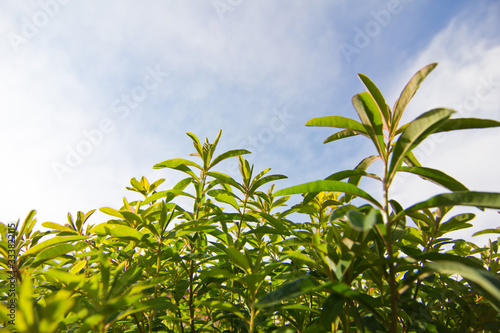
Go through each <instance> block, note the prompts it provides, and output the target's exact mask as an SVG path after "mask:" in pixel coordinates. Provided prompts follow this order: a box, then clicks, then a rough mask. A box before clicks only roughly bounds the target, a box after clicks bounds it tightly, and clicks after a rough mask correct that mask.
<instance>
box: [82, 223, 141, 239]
mask: <svg viewBox="0 0 500 333" xmlns="http://www.w3.org/2000/svg"><path fill="white" fill-rule="evenodd" d="M90 232H91V233H95V234H97V235H99V236H106V235H109V236H113V237H116V238H122V239H126V240H135V241H140V240H141V239H142V237H143V236H144V234H142V233H140V232H139V231H137V230H135V229H134V228H131V227H129V226H126V225H121V224H120V225H118V224H109V223H101V224H98V225H96V226H95V227H93V228H92V229H91V230H90Z"/></svg>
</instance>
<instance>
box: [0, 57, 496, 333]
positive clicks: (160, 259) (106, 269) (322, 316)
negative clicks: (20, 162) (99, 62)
mask: <svg viewBox="0 0 500 333" xmlns="http://www.w3.org/2000/svg"><path fill="white" fill-rule="evenodd" d="M435 66H436V64H432V65H429V66H427V67H425V68H423V69H422V70H420V71H419V72H418V73H417V74H415V76H414V77H413V78H412V79H411V80H410V82H409V83H408V85H407V86H406V87H405V88H404V90H403V92H402V94H401V96H400V98H399V99H398V100H397V101H396V104H395V106H394V108H392V109H391V108H389V107H388V105H387V104H386V102H385V100H384V97H383V96H382V94H381V93H380V91H379V90H378V88H377V87H376V86H375V84H373V83H372V82H371V81H370V80H369V79H368V78H367V77H366V76H364V75H360V78H361V81H362V82H363V83H364V85H365V87H366V89H367V92H363V93H360V94H357V95H355V96H354V97H353V105H354V107H355V109H356V111H357V114H358V116H359V119H360V121H356V120H353V119H349V118H345V117H340V116H330V117H321V118H314V119H311V120H310V121H309V122H308V123H307V124H306V125H308V126H328V127H334V128H340V129H341V130H340V131H339V132H336V133H335V134H333V135H331V136H330V137H328V138H327V139H326V140H325V143H326V142H332V141H336V140H339V139H343V138H347V137H351V136H356V135H361V136H365V137H366V138H368V139H369V140H370V141H371V142H372V143H373V144H374V145H375V148H376V150H377V155H375V156H369V157H367V158H365V159H363V160H362V161H361V162H360V163H359V164H358V165H357V166H356V167H355V168H354V169H352V170H345V171H341V172H337V173H334V174H332V175H330V176H328V177H326V178H325V179H324V180H318V181H314V182H310V183H306V184H302V185H297V186H293V187H290V188H287V189H282V190H280V191H277V192H274V186H275V185H274V184H272V185H270V184H271V183H273V182H275V181H277V180H280V179H283V178H286V177H285V176H283V175H269V174H268V172H269V171H270V170H269V169H266V170H263V171H261V172H259V173H256V172H254V170H253V166H251V165H250V164H249V163H248V161H246V160H245V159H244V158H243V155H245V154H247V153H249V151H246V150H244V149H237V150H230V151H227V152H225V153H222V154H220V155H216V154H215V150H216V147H217V144H218V142H219V139H220V137H221V132H219V133H218V135H217V137H216V138H215V140H214V141H213V142H212V143H210V142H209V141H208V139H207V140H206V142H204V143H203V144H202V143H201V142H200V141H199V139H198V138H197V137H196V136H195V135H194V134H191V133H188V136H189V137H190V138H191V140H192V141H193V145H194V148H195V151H196V152H195V153H193V154H191V155H193V156H195V157H197V158H198V161H199V162H193V161H191V160H187V159H182V158H176V159H169V160H166V161H163V162H161V163H158V164H156V165H155V166H154V168H155V169H161V168H169V169H175V170H177V171H180V172H182V173H184V174H185V175H186V178H184V179H183V180H181V181H179V182H178V183H177V184H176V185H175V186H173V187H172V188H171V189H167V190H160V186H161V184H162V183H163V181H164V179H159V180H157V181H155V182H152V183H150V182H149V181H148V180H147V179H146V178H144V177H142V178H141V179H140V180H137V179H135V178H133V179H132V180H131V182H130V183H131V187H127V189H129V190H131V191H135V192H138V193H140V194H142V195H143V196H144V198H143V199H142V200H137V201H133V202H128V201H127V200H125V199H124V202H123V206H122V207H120V208H119V209H113V208H109V207H104V208H101V209H100V210H101V211H102V212H104V213H106V214H108V215H110V216H111V219H110V220H109V221H107V222H104V223H100V224H97V225H90V224H89V223H88V219H89V217H90V216H91V215H92V214H93V213H94V211H90V212H88V213H83V212H78V213H77V214H76V218H73V217H72V216H71V214H68V224H66V225H64V226H63V225H59V224H55V223H50V222H46V223H42V226H44V227H45V228H48V229H49V230H48V231H43V232H42V231H39V230H35V228H34V227H35V224H36V219H35V217H34V216H35V212H34V211H32V212H30V214H29V215H28V217H27V218H26V219H25V220H24V221H23V222H22V223H21V222H20V221H18V222H17V224H16V225H15V226H10V225H3V224H0V233H1V235H2V241H1V243H0V245H1V246H0V251H1V252H2V258H1V259H0V265H1V266H0V267H1V268H0V275H1V276H2V280H4V281H6V283H4V284H3V285H2V286H1V291H0V295H1V297H2V303H1V304H0V310H1V311H0V320H1V321H2V322H3V323H4V327H5V328H4V329H2V332H26V333H34V332H40V333H41V332H44V333H45V332H47V333H48V332H301V333H302V332H311V333H313V332H314V333H316V332H387V331H389V332H398V331H402V332H447V331H450V332H451V331H453V332H457V331H458V332H470V331H498V327H499V313H498V311H499V309H500V281H499V278H498V271H499V269H500V266H499V264H498V241H490V243H489V244H488V245H487V246H483V247H480V246H477V245H475V244H473V243H471V242H466V241H464V240H461V239H453V238H450V237H449V236H448V235H447V234H448V233H450V232H452V231H455V230H459V229H463V228H467V227H470V226H471V224H470V221H471V220H472V219H473V218H474V214H458V215H455V216H450V214H448V213H450V211H451V209H452V208H453V207H455V206H471V207H478V208H481V209H484V208H491V209H500V194H499V193H486V192H472V191H469V190H468V189H467V188H466V187H465V186H464V185H463V184H461V183H460V182H458V181H457V180H455V179H453V178H452V177H450V176H448V175H446V174H445V173H443V172H441V171H439V170H435V169H431V168H427V167H424V166H421V165H420V163H419V162H418V161H417V159H416V158H415V156H414V155H413V153H412V150H413V149H415V147H417V146H418V145H419V144H420V143H421V142H422V141H423V140H425V139H426V138H427V137H429V136H431V135H433V134H435V133H438V132H443V131H451V130H461V129H470V128H485V127H496V126H499V125H500V123H499V122H497V121H493V120H483V119H453V118H451V115H452V114H453V111H452V110H449V109H434V110H431V111H428V112H425V113H423V114H422V115H421V116H419V117H418V118H416V119H415V120H413V121H411V122H409V123H407V124H404V125H400V120H401V117H402V115H403V112H404V110H405V107H406V106H407V104H408V102H409V101H410V99H411V98H412V97H413V95H414V94H415V92H416V90H417V89H418V87H419V85H420V83H421V82H422V81H423V80H424V78H425V77H426V76H427V75H428V74H429V73H430V72H431V71H432V70H433V69H434V67H435ZM229 158H238V160H239V170H240V174H241V178H240V180H236V179H234V178H232V177H230V176H228V175H226V174H224V173H221V172H219V171H216V170H217V166H218V164H219V162H222V161H223V160H226V159H229ZM375 162H376V163H381V165H382V167H383V168H382V169H383V171H382V172H381V174H375V173H370V172H368V168H369V167H370V166H371V165H372V163H375ZM399 172H407V173H412V174H415V175H418V176H420V177H421V178H423V179H424V180H427V181H431V182H434V183H436V184H438V185H441V186H442V187H444V188H445V189H446V190H447V192H446V193H444V194H440V195H436V196H434V197H432V198H430V199H426V200H424V201H422V202H420V203H417V204H415V205H412V206H411V207H406V208H405V207H402V206H401V205H400V204H399V203H398V202H397V201H395V200H394V199H393V198H392V197H391V195H390V193H391V192H390V187H391V184H392V182H393V180H394V178H395V176H396V174H397V173H399ZM363 177H368V178H371V179H375V180H377V181H378V182H380V189H381V191H380V195H379V194H376V193H371V194H370V193H367V192H366V191H365V190H363V189H361V188H360V187H359V183H360V180H361V179H362V178H363ZM293 194H302V195H303V200H302V202H301V203H300V204H297V205H294V206H292V207H288V206H286V203H287V201H288V200H289V198H290V197H289V195H293ZM375 197H381V198H382V199H381V201H380V202H379V201H378V200H377V199H375ZM179 198H188V199H190V200H191V201H192V207H181V206H180V204H177V203H176V201H178V200H176V199H179ZM353 200H354V201H353ZM183 202H185V200H183ZM355 202H356V203H357V202H362V204H361V205H360V204H356V203H355ZM296 214H305V215H306V216H307V219H308V222H300V223H299V222H296V221H295V222H294V221H293V216H295V215H296ZM14 229H15V230H17V234H16V235H15V237H13V230H14ZM499 232H500V231H499V230H498V229H493V230H486V231H484V232H481V233H499ZM10 281H12V282H13V283H12V284H11V283H10ZM14 282H15V283H14ZM11 285H12V286H13V285H17V286H18V288H17V289H16V290H15V292H14V291H13V289H12V287H11ZM14 302H15V307H16V308H17V311H16V315H15V318H14V317H13V316H12V315H11V311H10V308H12V306H11V304H13V303H14ZM9 307H10V308H9ZM14 322H15V325H13V323H14Z"/></svg>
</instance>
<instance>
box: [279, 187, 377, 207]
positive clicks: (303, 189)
mask: <svg viewBox="0 0 500 333" xmlns="http://www.w3.org/2000/svg"><path fill="white" fill-rule="evenodd" d="M323 191H331V192H343V193H349V194H353V195H356V196H358V197H360V198H363V199H365V200H367V201H369V202H371V203H373V204H374V205H375V206H377V207H379V208H382V205H381V204H380V203H379V202H378V201H377V200H375V199H374V198H373V197H372V196H371V195H369V194H368V193H366V192H365V191H363V190H362V189H360V188H359V187H357V186H355V185H353V184H349V183H344V182H339V181H335V180H317V181H314V182H310V183H305V184H302V185H297V186H292V187H288V188H285V189H282V190H279V191H277V192H276V193H275V195H276V196H280V195H291V194H302V193H319V192H323Z"/></svg>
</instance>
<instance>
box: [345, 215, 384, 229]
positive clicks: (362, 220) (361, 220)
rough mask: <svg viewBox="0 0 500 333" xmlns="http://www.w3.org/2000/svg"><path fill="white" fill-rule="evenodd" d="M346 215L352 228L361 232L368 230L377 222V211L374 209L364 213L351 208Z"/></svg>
mask: <svg viewBox="0 0 500 333" xmlns="http://www.w3.org/2000/svg"><path fill="white" fill-rule="evenodd" d="M347 216H348V217H349V222H351V226H352V227H353V228H354V230H357V231H361V232H368V231H370V230H371V229H372V228H373V226H374V225H375V224H376V223H377V211H376V210H375V209H370V211H369V212H368V214H366V215H365V214H363V213H361V212H359V211H357V210H351V211H349V212H348V213H347Z"/></svg>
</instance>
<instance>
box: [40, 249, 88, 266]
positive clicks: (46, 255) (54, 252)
mask: <svg viewBox="0 0 500 333" xmlns="http://www.w3.org/2000/svg"><path fill="white" fill-rule="evenodd" d="M88 246H89V245H88V244H86V243H79V245H78V244H76V245H70V244H57V245H54V246H52V247H49V248H47V249H45V250H43V251H42V252H40V253H39V254H38V255H37V256H36V257H35V260H34V261H33V263H32V264H31V266H37V265H39V264H40V263H42V262H44V261H46V260H49V259H54V258H57V257H60V256H62V255H65V254H66V253H68V252H71V251H79V250H82V249H84V248H85V247H88Z"/></svg>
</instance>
